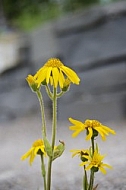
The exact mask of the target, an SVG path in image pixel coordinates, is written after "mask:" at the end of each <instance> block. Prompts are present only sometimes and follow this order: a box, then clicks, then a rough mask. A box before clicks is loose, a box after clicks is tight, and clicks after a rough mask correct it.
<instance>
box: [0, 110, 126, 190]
mask: <svg viewBox="0 0 126 190" xmlns="http://www.w3.org/2000/svg"><path fill="white" fill-rule="evenodd" d="M50 124H51V122H50V120H49V119H48V122H47V127H48V130H49V135H50ZM105 124H107V125H109V127H111V128H113V129H114V130H115V131H116V136H113V135H110V136H109V137H108V138H107V141H106V142H102V141H101V139H98V143H99V146H100V149H101V153H102V154H107V156H106V159H105V162H106V163H108V164H110V165H112V166H113V169H112V170H108V171H107V174H106V175H103V174H101V173H100V172H99V173H97V174H96V177H95V181H96V184H97V183H98V184H99V186H98V190H106V189H109V190H125V189H126V169H125V166H126V147H125V143H126V139H125V135H126V121H124V120H123V121H118V122H114V121H113V122H109V123H105ZM68 127H69V122H67V121H64V122H60V123H59V124H58V134H57V141H58V140H59V139H60V140H63V141H65V143H66V150H65V152H64V154H63V156H62V157H61V158H59V159H57V160H56V161H55V162H54V164H53V175H52V180H53V182H52V190H73V189H74V190H79V189H80V190H81V189H82V188H81V184H82V168H81V167H80V166H78V165H79V162H80V161H79V159H78V158H77V157H75V158H71V153H70V149H77V148H83V147H87V145H88V143H87V142H85V140H84V137H83V136H82V135H80V136H78V138H76V139H72V138H71V131H69V129H68ZM40 137H41V122H40V117H39V114H37V115H32V116H31V115H29V116H26V117H24V118H20V119H16V120H13V121H11V122H4V123H1V124H0V150H1V151H0V155H1V156H0V190H11V189H12V190H29V189H30V190H35V189H39V190H41V189H43V188H42V179H41V171H40V160H39V158H36V159H35V161H34V163H33V165H32V166H29V164H28V161H27V160H26V161H21V160H20V157H21V155H22V154H24V153H25V152H26V151H27V150H28V149H29V148H30V146H31V144H32V142H33V141H34V140H36V139H38V138H40Z"/></svg>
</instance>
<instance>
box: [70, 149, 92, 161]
mask: <svg viewBox="0 0 126 190" xmlns="http://www.w3.org/2000/svg"><path fill="white" fill-rule="evenodd" d="M71 152H73V154H72V158H73V157H74V156H76V155H78V156H79V157H80V159H81V160H82V161H83V162H85V161H87V159H86V158H85V157H84V155H89V150H84V149H81V150H80V149H77V150H71Z"/></svg>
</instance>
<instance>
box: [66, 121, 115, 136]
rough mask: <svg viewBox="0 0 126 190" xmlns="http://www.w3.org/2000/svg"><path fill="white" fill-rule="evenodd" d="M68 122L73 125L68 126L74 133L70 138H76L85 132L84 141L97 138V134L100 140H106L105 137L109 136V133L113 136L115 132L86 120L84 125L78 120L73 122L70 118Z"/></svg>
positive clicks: (98, 123)
mask: <svg viewBox="0 0 126 190" xmlns="http://www.w3.org/2000/svg"><path fill="white" fill-rule="evenodd" d="M69 121H70V122H71V123H72V124H74V125H72V126H70V130H73V131H74V133H73V134H72V137H76V136H77V135H78V134H79V133H80V132H82V131H84V130H86V131H87V136H86V140H89V139H91V138H92V137H93V135H94V136H97V135H98V133H99V134H100V135H101V137H102V140H106V136H107V135H109V133H112V134H115V131H114V130H112V129H111V128H109V127H107V126H105V125H103V124H101V123H100V122H99V121H97V120H89V119H87V120H86V121H85V122H84V123H82V122H81V121H78V120H74V119H72V118H69Z"/></svg>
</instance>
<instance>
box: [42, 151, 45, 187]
mask: <svg viewBox="0 0 126 190" xmlns="http://www.w3.org/2000/svg"><path fill="white" fill-rule="evenodd" d="M41 163H42V168H41V170H42V176H43V182H44V190H46V170H45V164H44V158H43V154H41Z"/></svg>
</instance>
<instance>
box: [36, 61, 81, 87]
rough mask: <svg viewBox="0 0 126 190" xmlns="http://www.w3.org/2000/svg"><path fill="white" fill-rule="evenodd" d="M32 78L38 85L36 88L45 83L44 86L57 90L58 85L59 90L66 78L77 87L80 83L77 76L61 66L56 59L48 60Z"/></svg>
mask: <svg viewBox="0 0 126 190" xmlns="http://www.w3.org/2000/svg"><path fill="white" fill-rule="evenodd" d="M34 77H35V79H36V81H37V83H38V87H39V86H40V85H41V83H43V82H44V83H45V82H46V84H51V85H53V86H54V87H55V88H57V86H58V85H59V86H60V88H63V84H64V82H65V78H66V77H68V79H69V80H70V81H71V82H72V83H74V84H77V85H78V84H79V82H80V79H79V77H78V76H77V74H76V73H75V72H74V71H73V70H72V69H70V68H69V67H66V66H65V65H63V63H62V62H61V61H60V60H59V59H57V58H51V59H49V60H48V61H47V62H46V63H45V65H44V66H43V67H41V68H40V69H39V70H38V72H37V73H36V74H35V76H34Z"/></svg>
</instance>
